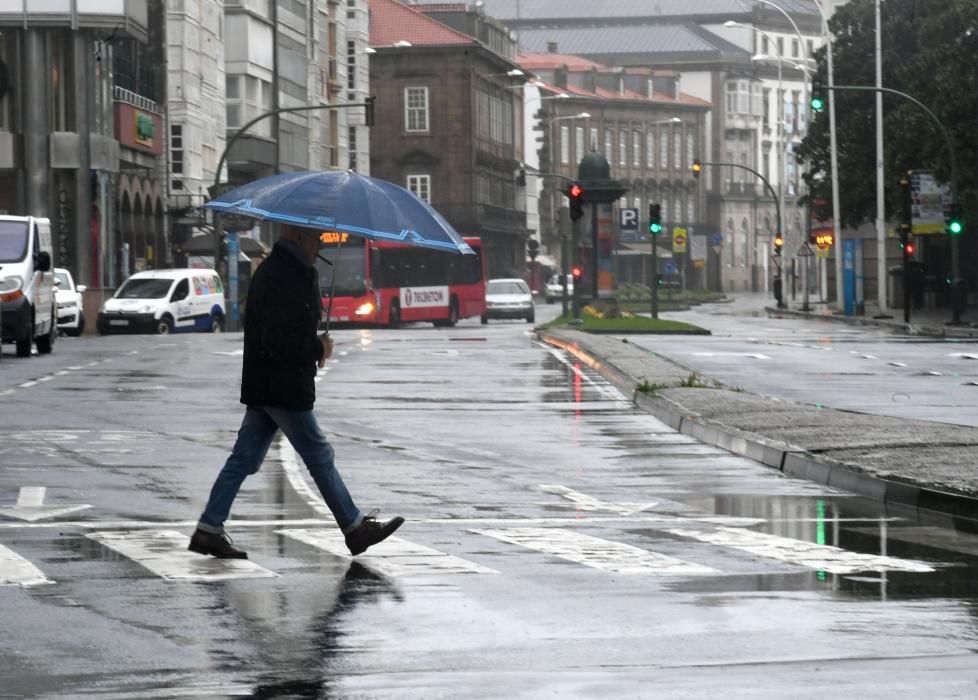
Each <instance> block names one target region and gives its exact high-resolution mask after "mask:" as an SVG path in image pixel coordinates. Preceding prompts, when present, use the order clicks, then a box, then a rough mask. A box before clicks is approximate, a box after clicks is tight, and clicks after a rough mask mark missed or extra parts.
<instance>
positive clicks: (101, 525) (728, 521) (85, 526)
mask: <svg viewBox="0 0 978 700" xmlns="http://www.w3.org/2000/svg"><path fill="white" fill-rule="evenodd" d="M898 519H899V518H891V520H898ZM872 521H873V522H874V523H876V522H879V520H878V519H875V518H874V519H872ZM411 522H417V523H425V524H428V525H452V524H458V525H462V524H465V525H587V524H591V523H594V524H602V523H622V522H627V523H629V524H634V523H669V524H671V525H677V524H682V523H709V524H711V525H727V526H730V527H753V526H755V525H761V524H763V523H766V522H768V521H767V520H764V519H763V518H740V517H735V516H725V515H715V516H713V515H707V516H697V517H688V518H687V517H682V518H681V517H675V516H672V515H651V516H642V515H638V516H636V515H615V516H588V517H582V516H580V515H575V516H571V517H543V518H418V519H412V520H411ZM778 522H779V523H789V522H806V523H807V522H816V519H815V518H797V519H790V518H789V519H779V520H778ZM833 522H847V521H846V519H844V518H842V519H838V520H833ZM853 522H860V523H863V522H866V518H856V519H854V520H853ZM196 524H197V521H196V520H177V521H173V522H162V521H159V520H104V521H92V520H72V521H60V522H53V523H4V522H0V530H15V529H17V530H19V529H27V530H33V529H39V528H49V527H57V528H69V527H74V528H79V529H81V530H93V529H103V530H120V529H121V530H139V529H155V528H161V527H171V528H172V527H177V528H188V527H194V526H195V525H196ZM335 524H336V521H335V520H333V516H332V515H330V516H329V518H328V519H322V518H298V519H295V520H229V521H227V523H225V525H226V526H227V529H228V530H237V529H242V528H248V527H282V526H290V527H291V526H296V527H301V526H310V527H334V526H335Z"/></svg>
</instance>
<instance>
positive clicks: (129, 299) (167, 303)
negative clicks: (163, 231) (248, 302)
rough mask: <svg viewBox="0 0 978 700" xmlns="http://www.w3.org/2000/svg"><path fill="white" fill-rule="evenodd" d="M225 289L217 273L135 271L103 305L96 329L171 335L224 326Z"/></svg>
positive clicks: (201, 271) (217, 330) (191, 269)
mask: <svg viewBox="0 0 978 700" xmlns="http://www.w3.org/2000/svg"><path fill="white" fill-rule="evenodd" d="M224 317H225V311H224V287H223V286H222V285H221V278H220V276H219V275H218V274H217V273H216V272H214V270H199V269H196V268H185V269H177V270H147V271H145V272H137V273H136V274H134V275H133V276H131V277H130V278H129V279H127V280H126V281H125V282H123V283H122V286H121V287H119V289H117V290H116V293H115V294H113V295H112V297H111V298H110V299H107V300H106V301H105V303H104V304H103V305H102V309H101V310H100V311H99V314H98V323H97V324H96V325H97V328H98V332H99V333H101V334H102V335H106V334H109V333H161V334H165V333H170V332H175V331H209V332H211V333H217V332H220V331H221V330H223V328H224Z"/></svg>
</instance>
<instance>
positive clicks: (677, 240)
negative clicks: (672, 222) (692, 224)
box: [672, 228, 687, 253]
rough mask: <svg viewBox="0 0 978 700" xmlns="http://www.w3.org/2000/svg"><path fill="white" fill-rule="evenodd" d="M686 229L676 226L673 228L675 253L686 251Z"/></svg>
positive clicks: (673, 250)
mask: <svg viewBox="0 0 978 700" xmlns="http://www.w3.org/2000/svg"><path fill="white" fill-rule="evenodd" d="M686 240H687V239H686V229H684V228H674V229H673V230H672V252H673V253H685V252H686Z"/></svg>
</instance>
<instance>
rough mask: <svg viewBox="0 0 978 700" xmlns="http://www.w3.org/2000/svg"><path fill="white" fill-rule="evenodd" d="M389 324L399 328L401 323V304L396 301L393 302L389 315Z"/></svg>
mask: <svg viewBox="0 0 978 700" xmlns="http://www.w3.org/2000/svg"><path fill="white" fill-rule="evenodd" d="M388 325H389V326H390V327H391V328H398V327H399V326H400V325H401V305H400V304H398V303H397V302H396V301H392V302H391V310H390V316H389V317H388Z"/></svg>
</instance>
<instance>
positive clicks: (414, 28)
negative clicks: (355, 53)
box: [369, 0, 476, 48]
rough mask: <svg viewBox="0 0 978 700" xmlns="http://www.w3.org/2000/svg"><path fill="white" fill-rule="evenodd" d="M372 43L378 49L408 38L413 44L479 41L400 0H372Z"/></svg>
mask: <svg viewBox="0 0 978 700" xmlns="http://www.w3.org/2000/svg"><path fill="white" fill-rule="evenodd" d="M369 2H370V45H371V46H373V47H376V48H381V47H384V46H393V45H394V44H395V43H397V42H398V41H408V42H410V43H411V45H412V46H445V45H452V44H474V43H476V40H475V39H473V38H472V37H470V36H468V35H467V34H462V32H457V31H455V30H454V29H452V28H451V27H448V26H446V25H444V24H442V23H441V22H439V21H438V20H436V19H432V18H431V17H428V16H427V15H425V14H424V13H423V12H420V11H419V10H416V9H415V8H413V7H408V6H407V5H404V4H402V3H400V2H397V0H369Z"/></svg>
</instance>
